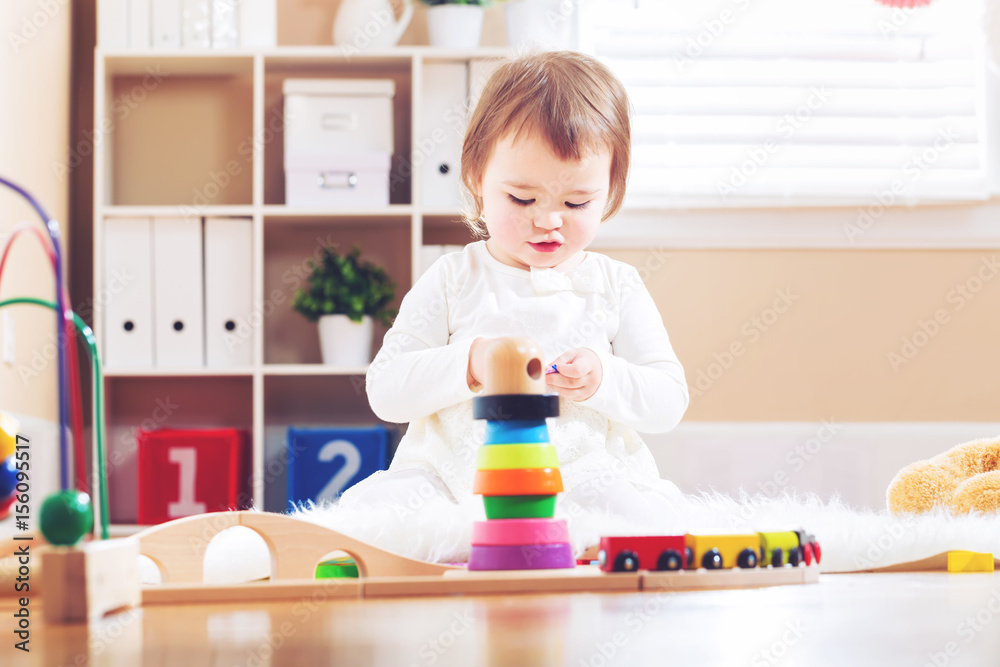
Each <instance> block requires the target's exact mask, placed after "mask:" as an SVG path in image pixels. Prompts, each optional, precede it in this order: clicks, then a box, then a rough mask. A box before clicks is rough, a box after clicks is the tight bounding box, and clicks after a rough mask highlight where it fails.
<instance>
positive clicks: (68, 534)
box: [38, 489, 94, 546]
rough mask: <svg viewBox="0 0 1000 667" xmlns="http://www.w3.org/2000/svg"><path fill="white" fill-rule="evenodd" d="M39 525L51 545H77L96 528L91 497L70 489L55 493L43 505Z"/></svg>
mask: <svg viewBox="0 0 1000 667" xmlns="http://www.w3.org/2000/svg"><path fill="white" fill-rule="evenodd" d="M38 523H39V527H40V528H41V529H42V535H44V536H45V539H46V540H48V541H49V543H50V544H56V545H59V546H72V545H74V544H76V543H77V542H79V541H80V539H81V538H82V537H83V536H84V535H86V534H87V533H89V532H90V531H91V529H92V528H93V527H94V513H93V510H92V508H91V505H90V496H88V495H87V494H86V493H83V492H82V491H74V490H69V489H67V490H63V491H59V492H57V493H53V494H52V495H51V496H49V497H48V498H46V499H45V502H44V503H42V511H41V514H40V516H39V522H38Z"/></svg>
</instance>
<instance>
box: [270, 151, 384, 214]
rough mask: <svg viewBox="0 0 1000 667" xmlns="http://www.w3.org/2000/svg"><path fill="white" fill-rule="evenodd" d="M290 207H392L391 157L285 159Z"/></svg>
mask: <svg viewBox="0 0 1000 667" xmlns="http://www.w3.org/2000/svg"><path fill="white" fill-rule="evenodd" d="M285 202H286V205H287V206H300V207H301V206H310V207H321V208H325V207H337V208H373V207H380V206H388V205H389V154H388V153H350V154H347V155H333V154H331V155H300V156H298V157H292V158H288V157H287V156H286V159H285Z"/></svg>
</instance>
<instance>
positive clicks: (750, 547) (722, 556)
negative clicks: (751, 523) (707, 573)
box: [684, 533, 760, 570]
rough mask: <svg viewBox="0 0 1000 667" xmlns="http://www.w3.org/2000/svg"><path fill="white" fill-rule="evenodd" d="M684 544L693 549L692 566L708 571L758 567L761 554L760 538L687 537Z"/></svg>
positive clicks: (738, 536)
mask: <svg viewBox="0 0 1000 667" xmlns="http://www.w3.org/2000/svg"><path fill="white" fill-rule="evenodd" d="M684 542H685V544H686V546H687V548H688V549H691V555H692V556H693V558H692V561H693V562H692V565H693V566H694V567H703V568H705V569H706V570H722V569H725V568H732V567H740V568H744V569H750V568H754V567H757V563H758V560H759V558H758V554H759V553H760V536H759V535H758V534H757V533H748V534H745V535H691V534H688V535H685V536H684Z"/></svg>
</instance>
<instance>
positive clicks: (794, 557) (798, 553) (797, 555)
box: [788, 547, 802, 567]
mask: <svg viewBox="0 0 1000 667" xmlns="http://www.w3.org/2000/svg"><path fill="white" fill-rule="evenodd" d="M801 562H802V547H796V548H794V549H792V550H791V551H789V552H788V564H789V565H791V566H792V567H798V566H799V563H801Z"/></svg>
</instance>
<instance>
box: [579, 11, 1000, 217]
mask: <svg viewBox="0 0 1000 667" xmlns="http://www.w3.org/2000/svg"><path fill="white" fill-rule="evenodd" d="M981 11H982V6H981V4H980V3H977V2H976V1H975V0H934V2H932V3H931V5H929V6H927V7H923V8H918V9H912V10H905V9H893V8H889V7H885V6H882V5H879V4H877V3H876V2H875V0H800V1H799V2H790V1H789V0H770V1H769V0H726V1H725V2H705V3H692V2H685V1H683V0H628V1H625V0H595V2H594V3H593V5H591V7H590V10H589V12H587V13H584V14H583V15H582V16H581V48H582V49H583V50H586V51H589V52H591V53H593V54H594V55H596V56H597V57H598V58H600V59H601V60H602V61H604V62H606V63H607V64H608V65H609V66H610V67H611V68H612V69H613V70H614V71H615V72H616V73H617V74H618V76H619V77H620V78H621V79H622V80H623V81H624V82H625V85H626V87H627V88H628V90H629V94H630V96H631V99H632V103H633V106H634V108H635V116H634V125H633V171H632V177H631V181H630V184H629V195H628V199H627V200H626V207H627V208H630V209H661V208H677V207H683V208H691V207H694V208H697V207H730V206H739V207H746V206H803V205H848V204H857V203H859V202H865V201H871V200H873V199H878V200H880V201H881V200H885V201H883V204H885V205H887V206H888V205H893V204H911V203H918V202H920V203H928V202H956V201H974V200H985V199H987V198H988V197H989V194H990V187H989V181H988V178H987V173H988V172H987V159H986V156H987V150H986V113H985V108H984V107H985V100H986V94H985V87H986V68H985V65H984V58H983V53H984V49H983V48H982V47H983V40H982V38H981V35H982V31H981V30H980V29H979V27H978V25H979V24H978V13H977V12H981Z"/></svg>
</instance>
